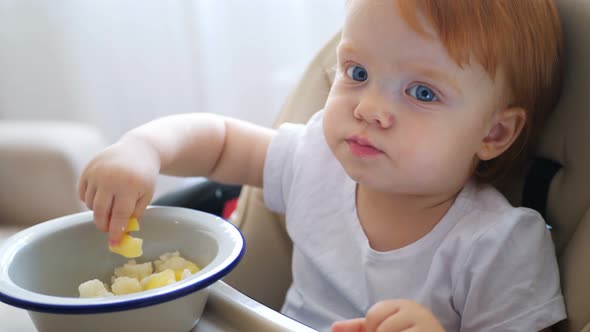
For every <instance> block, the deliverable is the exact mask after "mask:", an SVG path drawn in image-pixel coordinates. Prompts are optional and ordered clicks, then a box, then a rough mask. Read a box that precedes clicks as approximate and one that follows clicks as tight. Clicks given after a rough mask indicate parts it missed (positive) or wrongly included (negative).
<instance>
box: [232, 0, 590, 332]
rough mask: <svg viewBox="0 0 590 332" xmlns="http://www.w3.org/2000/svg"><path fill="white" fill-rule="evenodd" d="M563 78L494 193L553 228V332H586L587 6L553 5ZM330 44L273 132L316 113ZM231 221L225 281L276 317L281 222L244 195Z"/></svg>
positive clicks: (284, 246)
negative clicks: (554, 101) (529, 153)
mask: <svg viewBox="0 0 590 332" xmlns="http://www.w3.org/2000/svg"><path fill="white" fill-rule="evenodd" d="M557 3H558V7H559V11H560V15H561V19H562V24H563V29H564V34H565V57H566V59H565V60H566V61H565V63H566V71H565V75H564V81H563V83H564V84H563V91H562V94H561V98H560V100H559V103H558V105H557V107H556V109H555V111H554V113H552V114H551V115H550V117H549V119H548V122H547V125H546V128H545V129H544V131H543V133H542V137H541V139H540V140H539V142H538V144H537V146H536V148H535V154H534V158H533V159H532V160H530V163H529V168H528V171H527V174H526V175H524V176H521V177H519V178H517V179H515V180H514V181H513V182H512V183H510V184H509V185H508V186H507V187H506V188H500V189H501V190H502V191H503V192H504V194H506V196H507V197H508V198H509V200H510V201H511V202H512V203H513V204H514V205H524V206H528V207H531V208H534V209H536V210H538V211H539V212H540V213H541V214H542V215H543V216H544V217H545V219H546V221H547V223H548V224H549V225H550V226H551V228H552V231H551V232H552V235H553V239H554V242H555V246H556V251H557V256H558V261H559V266H560V271H561V284H562V291H563V295H564V297H565V301H566V306H567V314H568V319H567V320H565V321H562V322H560V323H558V324H557V325H556V326H555V327H554V328H553V330H554V331H590V257H589V256H588V255H590V212H589V207H590V180H589V178H590V147H588V145H587V144H586V142H588V140H590V134H589V131H588V128H589V126H590V106H588V105H589V104H590V103H589V102H588V100H587V99H586V98H588V91H587V88H588V87H589V86H590V64H589V62H588V59H590V43H588V41H590V39H589V37H588V35H589V34H590V1H588V0H567V1H557ZM338 39H339V36H335V37H334V38H333V39H332V40H330V41H329V42H328V43H327V44H326V45H325V46H324V48H323V49H322V50H321V51H320V52H319V53H318V54H317V56H316V57H315V59H314V60H313V61H312V62H311V64H310V65H309V67H308V69H307V71H306V72H305V74H304V76H303V78H302V80H301V81H300V83H299V85H298V86H297V88H296V89H295V91H294V92H293V93H292V94H291V96H290V97H289V99H288V101H287V103H286V104H285V106H284V108H283V110H282V112H281V113H280V115H279V117H278V119H277V121H276V125H278V124H280V123H283V122H305V121H307V119H308V118H309V117H310V116H311V115H312V114H313V113H315V112H316V111H318V110H320V109H321V108H322V107H323V105H324V102H325V100H326V97H327V95H328V91H329V89H330V85H331V83H332V80H333V78H334V67H335V64H336V58H335V48H336V45H337V43H338ZM231 221H232V222H233V223H235V224H236V225H238V226H239V227H240V229H241V230H242V232H243V234H244V237H245V238H246V243H247V250H246V254H245V256H244V258H243V260H242V262H241V263H240V264H239V265H238V267H237V268H236V269H235V270H234V271H233V272H232V273H231V274H229V275H228V276H227V277H226V278H225V279H224V281H226V282H227V283H229V284H230V285H232V286H233V287H235V288H237V289H239V290H240V291H242V292H244V293H245V294H247V295H249V296H251V297H252V298H254V299H256V300H258V301H260V302H262V303H264V304H266V305H268V306H270V307H271V308H274V309H276V310H279V309H280V307H281V304H282V302H283V300H284V296H285V292H286V290H287V288H288V286H289V284H290V282H291V274H290V273H291V271H290V264H291V249H292V247H291V242H290V240H289V237H288V236H287V234H286V231H285V227H284V219H283V216H281V215H277V214H274V213H271V212H269V210H267V209H266V207H265V205H264V202H263V198H262V192H261V190H260V189H257V188H251V187H244V188H243V189H242V192H241V195H240V198H239V201H238V207H237V209H236V211H235V213H234V214H233V216H232V218H231Z"/></svg>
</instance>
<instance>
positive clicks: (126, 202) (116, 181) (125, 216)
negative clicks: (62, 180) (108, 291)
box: [78, 139, 160, 245]
mask: <svg viewBox="0 0 590 332" xmlns="http://www.w3.org/2000/svg"><path fill="white" fill-rule="evenodd" d="M159 170H160V159H159V156H158V154H157V153H156V151H155V150H153V149H152V148H151V147H149V146H148V145H147V144H145V143H143V142H141V141H139V140H133V139H127V140H121V141H119V142H118V143H116V144H114V145H111V146H110V147H108V148H107V149H105V150H104V151H102V152H101V153H99V154H98V155H97V156H96V157H95V158H94V159H93V160H92V161H91V162H90V163H89V164H88V165H87V166H86V168H85V169H84V171H83V172H82V175H81V176H80V180H79V182H78V193H79V195H80V199H81V200H82V201H83V202H84V203H85V204H86V206H87V207H88V208H89V209H90V210H93V211H94V223H95V224H96V227H97V228H98V229H100V230H102V231H104V232H109V243H110V244H111V245H114V244H117V243H118V242H119V241H120V240H121V237H122V235H123V233H124V230H125V227H126V226H127V222H128V221H129V218H130V217H131V216H134V217H136V218H140V217H141V215H142V213H143V211H144V210H145V208H146V207H147V205H148V204H149V203H150V201H151V199H152V196H153V194H154V187H155V182H156V177H157V175H158V173H159Z"/></svg>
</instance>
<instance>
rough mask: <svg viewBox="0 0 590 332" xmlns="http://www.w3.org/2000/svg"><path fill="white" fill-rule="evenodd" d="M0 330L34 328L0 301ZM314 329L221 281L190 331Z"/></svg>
mask: <svg viewBox="0 0 590 332" xmlns="http://www.w3.org/2000/svg"><path fill="white" fill-rule="evenodd" d="M0 331H2V332H29V331H30V332H34V331H36V329H35V326H34V325H33V322H32V321H31V319H30V318H29V315H28V314H27V312H26V311H25V310H23V309H19V308H15V307H11V306H9V305H7V304H4V303H2V302H0ZM222 331H223V332H234V331H301V332H308V331H309V332H312V331H315V330H313V329H310V328H309V327H307V326H305V325H303V324H301V323H299V322H297V321H295V320H292V319H290V318H288V317H286V316H284V315H282V314H280V313H278V312H276V311H274V310H272V309H270V308H268V307H266V306H264V305H263V304H261V303H259V302H256V301H254V300H253V299H251V298H249V297H248V296H246V295H244V294H242V293H241V292H239V291H238V290H236V289H234V288H232V287H231V286H229V285H228V284H226V283H224V282H223V281H218V282H216V283H215V284H213V285H211V286H209V298H208V300H207V305H206V306H205V311H204V312H203V316H202V317H201V320H200V321H199V323H198V324H197V326H195V327H194V328H193V329H192V330H191V331H190V332H222Z"/></svg>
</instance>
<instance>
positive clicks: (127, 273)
mask: <svg viewBox="0 0 590 332" xmlns="http://www.w3.org/2000/svg"><path fill="white" fill-rule="evenodd" d="M153 272H154V268H153V267H152V262H146V263H143V264H137V263H136V262H135V260H133V259H132V260H130V261H128V262H127V263H125V264H124V265H123V266H120V267H116V268H115V272H114V274H115V275H114V277H115V278H119V277H129V278H135V279H137V280H138V281H139V280H141V279H143V278H145V277H147V276H149V275H150V274H152V273H153ZM113 280H114V279H113Z"/></svg>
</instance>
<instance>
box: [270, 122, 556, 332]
mask: <svg viewBox="0 0 590 332" xmlns="http://www.w3.org/2000/svg"><path fill="white" fill-rule="evenodd" d="M355 188H356V184H355V182H354V181H353V180H352V179H351V178H350V177H348V175H347V174H346V172H345V171H344V169H343V168H342V166H341V165H340V163H339V162H338V161H337V160H336V159H335V157H334V155H333V154H332V152H331V151H330V150H329V147H328V145H327V143H326V140H325V137H324V134H323V129H322V112H319V113H317V114H315V115H314V116H313V117H312V119H311V120H310V121H309V123H308V124H307V125H305V126H304V125H295V124H284V125H282V126H281V127H280V129H279V131H278V134H277V135H276V137H275V138H274V139H273V141H272V142H271V144H270V147H269V151H268V154H267V157H266V163H265V166H264V197H265V201H266V204H267V205H268V207H269V208H270V209H272V210H274V211H277V212H286V220H287V231H288V233H289V236H290V237H291V239H292V240H293V266H292V267H293V283H292V285H291V287H290V289H289V291H288V293H287V297H286V300H285V304H284V305H283V309H282V312H283V313H284V314H285V315H287V316H289V317H292V318H294V319H296V320H298V321H301V322H303V323H305V324H307V325H309V326H311V327H313V328H315V329H318V330H329V329H330V325H331V324H332V323H333V322H334V321H338V320H343V319H350V318H356V317H364V316H365V313H366V312H367V310H368V309H369V308H370V307H371V306H372V305H373V304H375V303H376V302H378V301H380V300H385V299H400V298H404V299H411V300H414V301H416V302H418V303H420V304H422V305H424V306H425V307H427V308H429V309H430V310H431V311H432V312H433V314H434V315H435V316H436V317H437V318H438V320H439V321H440V322H441V323H442V325H443V326H444V327H445V329H446V331H477V332H482V331H518V332H522V331H538V330H541V329H543V328H545V327H547V326H550V325H552V324H554V323H556V322H558V321H560V320H562V319H564V318H565V316H566V315H565V308H564V302H563V298H562V295H561V290H560V287H559V272H558V267H557V263H556V258H555V251H554V247H553V242H552V240H551V237H550V234H549V231H548V230H547V228H546V227H545V222H544V221H543V219H542V217H541V216H540V215H539V214H538V213H537V212H535V211H534V210H531V209H527V208H514V207H512V206H511V205H510V204H509V203H508V202H507V201H506V199H505V198H504V197H503V196H502V195H501V194H500V193H499V192H498V191H496V190H495V189H493V188H492V187H490V186H478V185H476V184H475V183H474V182H469V183H468V185H467V186H466V187H465V188H464V189H463V190H462V191H461V193H460V194H459V196H458V197H457V199H456V201H455V203H454V204H453V206H452V207H451V208H450V209H449V211H448V212H447V214H446V215H445V216H444V217H443V218H442V220H441V221H440V222H439V223H438V224H437V225H436V226H435V227H434V228H433V229H432V231H430V233H428V234H427V235H426V236H424V237H423V238H421V239H419V240H418V241H416V242H414V243H412V244H410V245H408V246H406V247H403V248H401V249H397V250H392V251H388V252H378V251H375V250H373V249H371V247H370V246H369V244H368V240H367V238H366V236H365V234H364V232H363V230H362V228H361V226H360V223H359V220H358V216H357V211H356V204H355Z"/></svg>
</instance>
